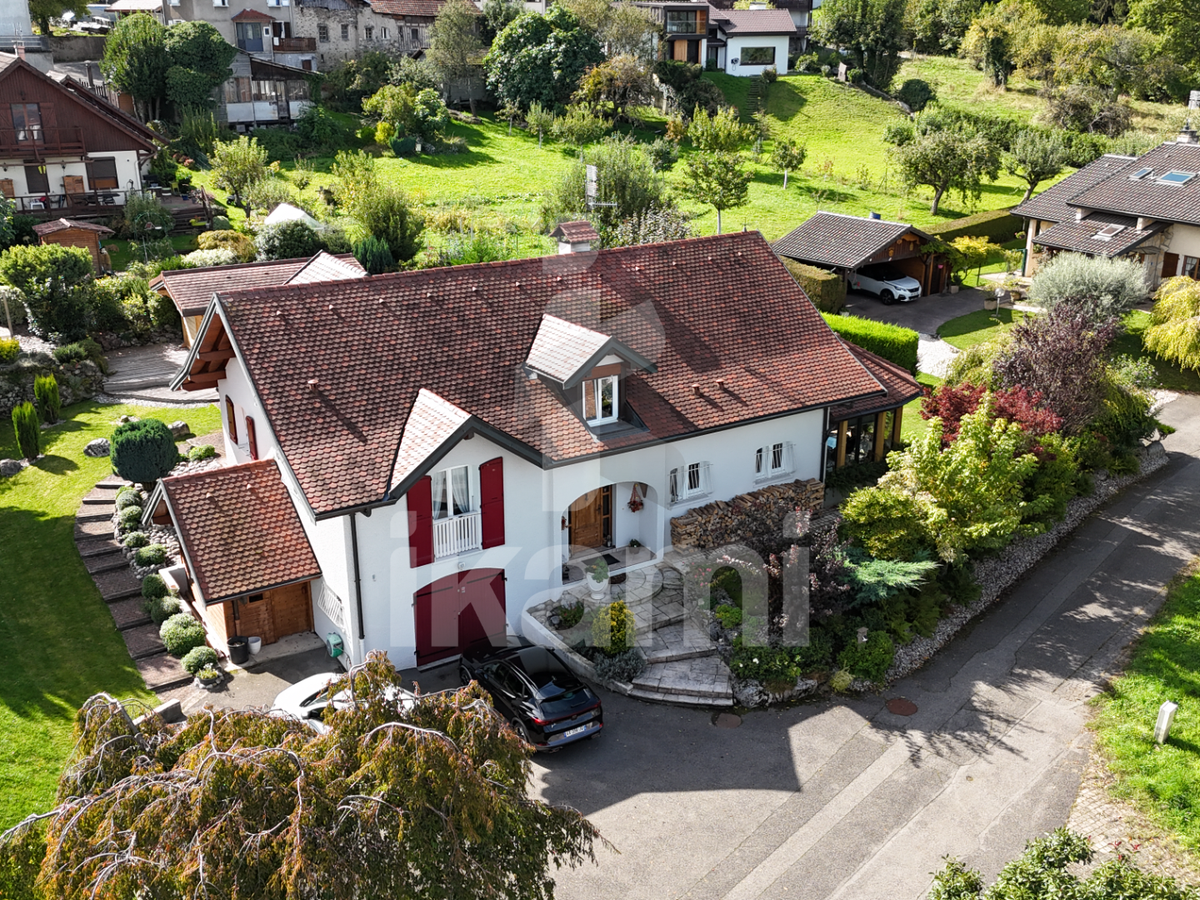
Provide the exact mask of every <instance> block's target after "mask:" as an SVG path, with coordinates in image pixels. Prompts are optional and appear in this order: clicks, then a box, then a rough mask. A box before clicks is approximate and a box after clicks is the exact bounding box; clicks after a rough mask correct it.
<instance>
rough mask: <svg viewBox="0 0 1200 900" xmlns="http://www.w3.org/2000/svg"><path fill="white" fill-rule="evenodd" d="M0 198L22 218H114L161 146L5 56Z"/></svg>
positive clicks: (96, 102) (141, 129)
mask: <svg viewBox="0 0 1200 900" xmlns="http://www.w3.org/2000/svg"><path fill="white" fill-rule="evenodd" d="M0 108H2V109H3V110H4V113H3V120H2V121H0V170H2V171H0V193H2V194H3V195H4V196H5V197H7V198H8V199H10V200H12V201H13V202H14V203H15V204H16V206H17V209H18V210H19V211H21V212H24V213H30V214H33V215H39V216H43V217H45V218H56V219H57V218H60V217H63V216H67V217H70V218H73V219H77V218H81V217H82V218H90V217H95V216H111V215H112V214H113V212H115V211H116V208H119V207H122V206H124V204H125V199H126V197H128V196H129V194H130V192H138V191H141V189H142V167H143V165H144V164H145V163H147V162H148V161H149V160H150V158H151V157H152V156H154V154H155V153H156V152H157V151H158V147H159V139H158V137H157V136H156V135H155V134H154V132H152V131H150V130H149V129H148V128H146V127H145V126H143V125H141V124H140V123H138V122H137V120H135V119H134V118H133V117H132V116H128V115H126V114H125V113H123V112H121V111H120V110H119V109H117V107H115V106H113V105H112V104H110V103H108V102H107V101H106V100H102V99H101V98H99V97H97V96H96V95H95V94H93V93H91V92H90V91H88V90H87V89H86V88H84V87H83V86H82V85H79V84H77V83H76V82H74V81H72V80H71V79H70V78H62V79H61V80H56V79H55V78H52V77H50V76H48V75H45V74H43V73H41V72H39V71H38V70H37V69H35V68H34V67H33V66H32V65H30V64H29V63H28V62H26V61H25V60H23V59H19V58H18V57H16V56H8V55H6V54H0Z"/></svg>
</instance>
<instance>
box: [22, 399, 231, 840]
mask: <svg viewBox="0 0 1200 900" xmlns="http://www.w3.org/2000/svg"><path fill="white" fill-rule="evenodd" d="M125 413H129V414H132V415H137V416H141V417H143V418H158V419H162V420H163V421H164V422H171V421H174V420H176V419H178V418H181V413H180V410H178V409H150V408H146V407H127V406H103V405H100V404H97V403H91V402H88V403H78V404H75V405H74V406H70V407H67V408H66V409H65V410H63V417H64V418H65V419H66V420H67V421H65V422H64V423H62V424H60V425H58V426H56V427H54V428H52V429H49V430H47V431H44V432H43V447H42V452H43V453H44V454H45V456H43V457H42V458H41V459H40V460H38V461H37V462H36V463H35V464H34V465H32V466H31V467H29V468H27V469H25V471H23V472H22V473H21V474H19V475H16V476H15V477H13V478H7V479H4V480H3V481H0V572H2V573H3V574H2V575H0V659H3V660H4V669H3V671H4V675H3V677H2V678H0V829H3V828H6V827H8V826H9V825H12V824H13V823H15V822H17V821H19V820H20V819H21V818H23V817H24V816H26V815H28V814H30V813H32V812H38V811H41V810H44V809H46V808H47V807H48V806H49V805H50V803H51V802H52V801H53V799H54V789H55V785H56V783H57V780H58V776H59V773H60V772H61V770H62V766H63V763H64V762H65V760H66V759H67V757H68V755H69V754H70V751H71V747H72V737H71V731H72V722H73V719H74V716H75V710H76V709H77V708H78V707H79V705H80V704H81V703H83V701H84V700H86V699H87V698H88V697H89V696H91V695H92V694H94V693H97V692H99V691H107V692H109V693H111V694H113V695H114V696H116V697H137V698H140V699H142V700H146V701H148V702H150V701H153V699H154V695H153V694H151V693H150V692H149V691H147V690H146V687H145V684H144V683H143V682H142V678H141V676H140V675H139V674H138V671H137V669H136V668H135V667H134V665H133V662H132V661H131V660H130V658H129V654H128V652H127V651H126V649H125V643H124V641H122V640H121V637H120V635H119V634H118V633H117V632H116V630H115V629H114V628H113V621H112V617H111V616H109V614H108V610H107V609H106V608H105V606H104V602H103V601H102V600H101V599H100V593H99V592H98V591H97V590H96V586H95V584H94V583H93V582H92V579H91V578H90V577H89V575H88V573H87V570H86V569H85V568H84V566H83V561H82V560H81V559H80V558H79V554H78V552H77V551H76V549H75V542H74V537H73V532H74V526H75V511H76V509H78V507H79V502H80V500H81V498H82V497H83V496H84V495H85V494H86V493H87V492H88V491H90V490H91V489H92V486H93V485H94V484H95V483H96V482H97V481H98V480H100V479H101V478H102V477H104V475H106V474H107V473H108V472H109V471H110V466H109V461H108V459H89V458H88V457H85V456H84V455H83V448H84V446H85V445H86V444H87V442H88V441H90V440H92V439H93V438H97V437H108V435H109V434H111V433H112V430H113V428H114V427H115V425H116V421H117V418H118V417H119V416H121V415H123V414H125ZM182 418H184V419H185V420H186V421H187V422H188V423H189V424H190V425H191V427H192V429H193V430H194V431H195V432H196V433H197V434H205V433H207V432H209V431H214V430H216V429H218V428H219V427H220V413H219V412H218V411H217V409H216V407H215V406H214V407H208V408H203V409H189V410H186V411H184V412H183V413H182ZM17 456H19V454H18V451H17V448H16V443H15V441H14V439H13V430H12V424H11V422H10V421H9V420H8V418H7V417H5V418H4V420H3V421H0V457H14V458H15V457H17Z"/></svg>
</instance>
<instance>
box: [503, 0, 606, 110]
mask: <svg viewBox="0 0 1200 900" xmlns="http://www.w3.org/2000/svg"><path fill="white" fill-rule="evenodd" d="M603 59H604V53H603V51H602V50H601V49H600V43H599V41H598V40H597V39H596V36H595V34H593V33H592V32H591V31H589V30H588V29H587V28H585V27H584V26H583V25H582V24H580V22H579V19H578V18H576V17H575V15H574V14H573V13H571V12H570V10H568V9H566V8H565V7H563V6H558V5H555V6H552V7H551V8H550V10H549V11H548V12H547V13H546V14H545V15H538V14H537V13H526V14H524V15H521V16H518V17H517V18H516V19H514V20H513V21H512V22H511V23H509V25H508V26H507V27H506V28H505V29H504V30H503V31H502V32H500V34H498V35H497V36H496V40H495V41H494V42H493V43H492V48H491V50H489V51H488V54H487V56H485V57H484V60H483V65H484V69H485V70H486V71H487V80H488V87H489V88H491V89H492V91H493V92H494V93H495V94H496V96H497V97H498V98H499V99H500V101H501V102H502V103H504V102H510V103H515V104H517V105H518V106H520V107H521V108H522V109H528V108H529V106H530V104H532V103H541V104H542V105H543V106H545V107H548V108H551V109H553V108H554V107H556V106H559V105H561V104H564V103H566V101H567V99H568V98H569V97H570V96H571V94H572V93H573V92H574V91H575V88H576V87H577V86H578V84H579V79H580V77H581V76H582V75H583V73H584V72H586V71H587V69H588V68H589V67H591V66H594V65H596V64H598V63H600V62H601V61H603Z"/></svg>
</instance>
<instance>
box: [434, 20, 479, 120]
mask: <svg viewBox="0 0 1200 900" xmlns="http://www.w3.org/2000/svg"><path fill="white" fill-rule="evenodd" d="M479 31H480V16H479V9H478V7H476V6H475V4H474V3H471V2H470V0H447V2H446V3H445V4H444V5H443V6H442V8H441V9H440V10H439V11H438V14H437V18H436V19H434V21H433V33H432V34H431V36H430V40H429V49H428V50H426V51H425V57H426V59H428V60H429V63H430V65H432V66H433V69H434V71H435V72H437V73H438V77H439V78H441V80H442V86H443V95H444V97H445V99H446V100H447V101H449V100H450V87H451V85H452V84H453V83H454V82H455V81H462V82H465V83H466V88H467V102H468V103H470V104H471V114H472V115H474V114H475V83H476V80H477V79H478V78H479V77H480V76H481V75H482V72H483V69H482V63H483V53H484V46H483V41H482V40H480V38H479Z"/></svg>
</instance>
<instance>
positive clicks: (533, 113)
mask: <svg viewBox="0 0 1200 900" xmlns="http://www.w3.org/2000/svg"><path fill="white" fill-rule="evenodd" d="M554 119H555V115H554V113H553V112H552V111H551V110H548V109H546V108H545V107H544V106H542V104H540V103H538V102H537V101H536V100H535V101H534V102H533V103H530V104H529V111H528V112H527V113H525V124H526V125H528V126H529V130H530V131H532V132H533V133H534V134H536V135H537V137H538V149H539V150H541V149H542V140H543V139H544V138H545V137H546V135H547V134H549V133H550V131H551V129H552V128H554Z"/></svg>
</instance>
